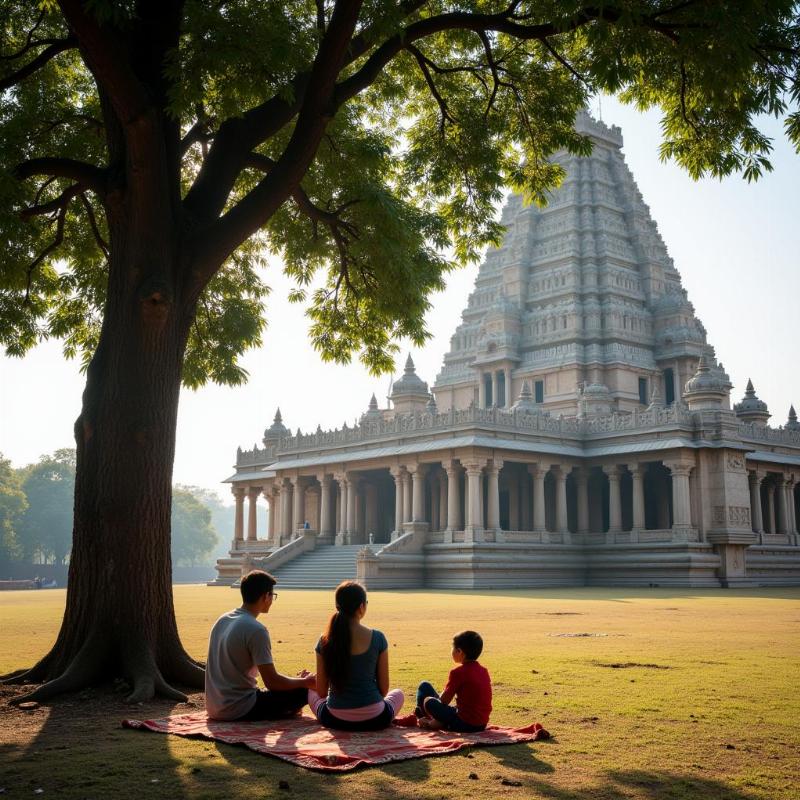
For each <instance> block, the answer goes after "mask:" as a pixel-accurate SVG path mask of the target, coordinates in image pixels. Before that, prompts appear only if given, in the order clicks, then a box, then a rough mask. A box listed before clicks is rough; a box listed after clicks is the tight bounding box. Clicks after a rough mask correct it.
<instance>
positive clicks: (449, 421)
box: [277, 406, 694, 453]
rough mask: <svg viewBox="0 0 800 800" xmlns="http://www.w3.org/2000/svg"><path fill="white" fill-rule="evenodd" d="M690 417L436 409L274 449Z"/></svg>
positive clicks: (562, 432) (595, 427)
mask: <svg viewBox="0 0 800 800" xmlns="http://www.w3.org/2000/svg"><path fill="white" fill-rule="evenodd" d="M693 424H694V416H693V414H692V412H689V411H687V410H685V409H683V408H674V407H668V408H657V409H652V410H649V411H641V412H640V411H634V412H633V413H631V414H610V415H608V416H603V417H585V418H580V417H553V416H550V415H549V414H546V413H528V412H524V411H506V410H504V409H501V408H476V407H474V406H473V407H471V408H464V409H451V410H450V411H445V412H443V413H441V414H439V413H434V414H431V413H414V414H398V415H396V416H394V417H393V418H391V419H386V420H384V419H378V420H364V421H363V422H361V423H360V424H358V425H355V426H354V427H352V428H350V427H348V426H345V427H343V428H338V429H336V430H332V431H322V430H318V431H317V432H316V433H311V434H302V433H301V434H299V435H295V436H287V437H285V438H283V439H281V441H280V443H279V445H278V448H277V452H278V453H287V452H294V451H298V450H304V449H318V448H321V447H331V446H341V445H349V444H358V443H360V442H366V441H370V440H373V439H381V438H386V437H391V436H398V435H401V436H402V435H413V434H415V433H428V432H437V431H441V432H444V431H449V430H453V429H454V428H458V427H462V426H485V427H489V428H492V429H499V430H503V429H505V430H510V431H515V432H516V431H519V432H524V433H541V434H549V435H553V436H557V437H565V436H566V437H570V438H574V439H582V438H584V437H585V436H587V435H592V434H598V433H609V432H611V433H613V432H615V431H623V432H625V431H635V430H646V429H648V428H657V427H663V426H673V427H674V426H683V427H692V426H693Z"/></svg>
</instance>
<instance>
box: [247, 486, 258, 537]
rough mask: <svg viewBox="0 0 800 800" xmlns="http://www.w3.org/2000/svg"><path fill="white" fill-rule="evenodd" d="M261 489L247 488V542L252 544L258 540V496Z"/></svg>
mask: <svg viewBox="0 0 800 800" xmlns="http://www.w3.org/2000/svg"><path fill="white" fill-rule="evenodd" d="M260 494H261V488H260V487H256V486H248V487H247V541H248V542H254V541H256V539H258V505H257V503H258V496H259V495H260Z"/></svg>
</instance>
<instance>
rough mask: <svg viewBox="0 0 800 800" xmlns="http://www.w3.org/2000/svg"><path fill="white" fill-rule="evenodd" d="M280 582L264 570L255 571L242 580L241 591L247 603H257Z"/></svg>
mask: <svg viewBox="0 0 800 800" xmlns="http://www.w3.org/2000/svg"><path fill="white" fill-rule="evenodd" d="M277 582H278V581H276V580H275V578H273V577H272V575H270V574H269V572H264V570H262V569H254V570H252V571H251V572H248V573H247V575H245V576H244V578H242V582H241V583H240V584H239V591H241V593H242V600H244V602H245V603H255V602H256V600H258V599H259V598H260V597H263V595H265V594H269V593H270V592H271V591H272V587H273V586H274V585H275V584H276V583H277Z"/></svg>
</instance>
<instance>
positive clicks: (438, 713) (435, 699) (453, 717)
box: [414, 681, 486, 733]
mask: <svg viewBox="0 0 800 800" xmlns="http://www.w3.org/2000/svg"><path fill="white" fill-rule="evenodd" d="M426 700H427V702H425V701H426ZM414 713H415V714H416V715H417V716H418V717H424V716H429V717H432V718H433V719H435V720H436V721H437V722H441V723H442V725H443V726H444V728H445V730H448V731H455V732H456V733H477V732H478V731H482V730H484V729H485V728H486V726H485V725H470V724H469V723H468V722H464V720H463V719H461V717H459V716H458V709H456V708H453V706H448V705H445V704H444V703H443V702H442V701H441V700H439V693H438V692H437V691H436V689H434V688H433V686H431V684H430V683H428V682H427V681H423V682H422V683H421V684H420V685H419V688H418V689H417V708H416V709H415V711H414Z"/></svg>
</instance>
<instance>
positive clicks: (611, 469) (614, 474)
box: [603, 466, 689, 540]
mask: <svg viewBox="0 0 800 800" xmlns="http://www.w3.org/2000/svg"><path fill="white" fill-rule="evenodd" d="M603 472H605V474H606V477H607V478H608V532H609V533H617V532H619V531H621V530H622V498H621V497H620V493H619V478H620V475H619V468H618V467H616V466H608V467H603ZM686 502H687V504H688V502H689V484H688V473H687V484H686ZM612 540H613V537H612Z"/></svg>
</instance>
